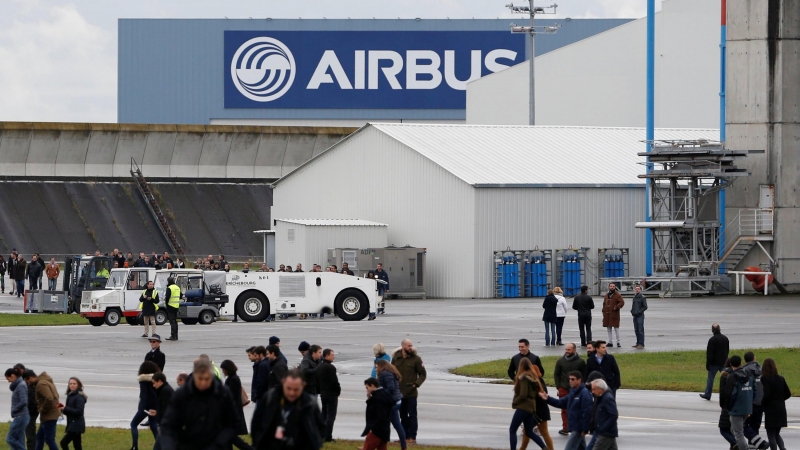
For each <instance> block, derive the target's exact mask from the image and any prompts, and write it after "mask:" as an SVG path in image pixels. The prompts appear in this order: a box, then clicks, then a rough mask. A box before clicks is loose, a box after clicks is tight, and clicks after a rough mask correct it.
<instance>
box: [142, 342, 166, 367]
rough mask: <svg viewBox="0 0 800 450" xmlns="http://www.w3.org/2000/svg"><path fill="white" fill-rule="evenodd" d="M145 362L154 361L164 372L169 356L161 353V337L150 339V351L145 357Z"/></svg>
mask: <svg viewBox="0 0 800 450" xmlns="http://www.w3.org/2000/svg"><path fill="white" fill-rule="evenodd" d="M144 360H145V361H153V362H154V363H156V365H157V366H158V368H159V369H161V371H162V372H163V371H164V365H165V364H166V363H167V355H165V354H164V352H162V351H161V338H160V337H159V336H153V337H151V338H150V351H149V352H147V354H146V355H144Z"/></svg>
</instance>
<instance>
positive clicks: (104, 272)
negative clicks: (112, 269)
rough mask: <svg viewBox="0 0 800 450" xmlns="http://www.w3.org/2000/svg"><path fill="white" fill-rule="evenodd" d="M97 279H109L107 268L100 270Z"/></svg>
mask: <svg viewBox="0 0 800 450" xmlns="http://www.w3.org/2000/svg"><path fill="white" fill-rule="evenodd" d="M96 278H108V270H106V269H105V267H103V268H102V269H100V270H98V271H97V277H96Z"/></svg>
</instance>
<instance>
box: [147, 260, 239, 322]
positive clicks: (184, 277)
mask: <svg viewBox="0 0 800 450" xmlns="http://www.w3.org/2000/svg"><path fill="white" fill-rule="evenodd" d="M169 278H172V279H173V280H174V281H175V284H176V285H177V286H178V287H179V288H180V289H181V302H180V307H179V309H178V319H180V320H181V322H183V323H184V324H186V325H196V324H197V323H200V324H203V325H208V324H210V323H212V322H214V320H215V319H216V318H217V317H219V316H220V309H221V308H222V307H223V306H225V305H226V304H227V303H228V295H227V294H226V293H225V272H214V271H202V270H197V269H168V270H158V271H156V274H155V289H156V290H157V291H158V296H159V298H160V299H161V303H159V307H160V308H161V309H164V310H166V302H167V299H168V297H169V292H168V289H167V285H168V280H169Z"/></svg>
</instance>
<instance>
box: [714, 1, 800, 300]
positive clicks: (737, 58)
mask: <svg viewBox="0 0 800 450" xmlns="http://www.w3.org/2000/svg"><path fill="white" fill-rule="evenodd" d="M727 19H728V44H727V49H728V54H727V58H728V59H727V73H726V79H727V93H726V97H727V105H726V106H727V107H726V122H727V146H728V148H730V149H734V150H766V153H764V154H755V155H750V156H749V157H748V158H747V161H746V162H744V163H743V164H742V166H744V167H746V168H748V170H750V171H751V173H752V175H751V176H750V177H748V178H746V179H743V180H739V181H737V182H736V183H735V184H734V185H733V187H732V188H730V189H728V195H727V208H728V211H729V215H730V214H731V213H732V212H733V211H734V210H735V209H736V208H754V207H757V206H758V196H759V194H758V190H759V185H761V184H774V185H775V207H776V209H775V225H774V242H772V243H771V245H769V246H766V247H767V250H768V251H770V253H771V254H772V257H773V258H774V259H775V260H776V262H777V266H776V267H775V269H774V270H775V273H776V277H777V279H778V280H779V281H781V282H782V283H783V284H785V285H789V287H790V288H791V289H792V290H800V241H798V240H797V239H796V237H795V236H794V235H796V233H797V230H798V226H800V199H798V195H799V194H800V192H799V190H800V57H798V55H800V2H797V1H794V0H728V17H727ZM759 252H760V250H757V249H756V250H753V251H752V252H751V254H750V255H749V256H748V257H747V258H746V259H745V260H744V261H743V262H742V264H741V265H742V266H745V265H752V264H754V263H756V265H757V263H759V262H763V261H764V259H765V258H764V256H763V255H762V254H759Z"/></svg>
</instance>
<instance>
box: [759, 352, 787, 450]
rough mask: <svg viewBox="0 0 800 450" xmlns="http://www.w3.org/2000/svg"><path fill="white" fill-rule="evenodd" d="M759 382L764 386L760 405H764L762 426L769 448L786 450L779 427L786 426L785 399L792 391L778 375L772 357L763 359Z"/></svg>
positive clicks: (771, 449)
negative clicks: (765, 432)
mask: <svg viewBox="0 0 800 450" xmlns="http://www.w3.org/2000/svg"><path fill="white" fill-rule="evenodd" d="M761 384H762V385H763V386H764V398H763V399H762V401H761V405H762V406H763V407H764V426H765V428H766V429H767V438H768V439H769V448H770V450H778V449H780V450H786V447H784V445H783V438H782V437H781V428H786V427H787V426H788V425H787V422H788V419H787V414H786V400H789V398H791V397H792V391H791V390H789V385H788V384H786V379H785V378H783V377H782V376H780V375H778V366H777V365H776V364H775V360H774V359H772V358H767V359H765V360H764V366H763V367H762V371H761Z"/></svg>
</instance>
